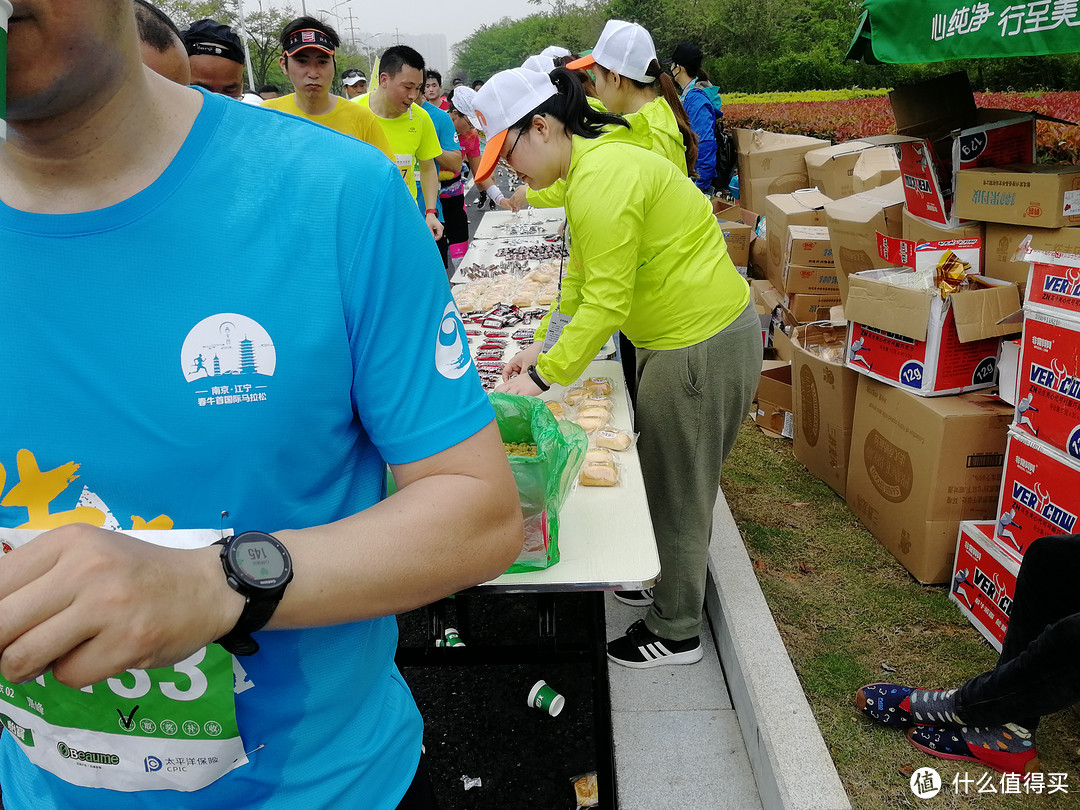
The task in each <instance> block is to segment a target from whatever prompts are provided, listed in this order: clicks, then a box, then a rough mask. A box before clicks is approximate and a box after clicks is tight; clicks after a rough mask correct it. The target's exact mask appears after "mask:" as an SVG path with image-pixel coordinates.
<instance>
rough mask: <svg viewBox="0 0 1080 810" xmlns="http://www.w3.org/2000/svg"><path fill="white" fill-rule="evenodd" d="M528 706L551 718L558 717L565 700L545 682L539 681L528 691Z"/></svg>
mask: <svg viewBox="0 0 1080 810" xmlns="http://www.w3.org/2000/svg"><path fill="white" fill-rule="evenodd" d="M529 705H530V706H532V707H533V708H534V709H540V710H541V711H545V712H547V713H548V714H550V715H551V716H552V717H558V716H559V712H561V711H562V710H563V706H565V705H566V698H564V697H563V696H562V695H560V694H559V693H558V692H556V691H555V690H554V689H552V688H551V687H550V686H548V685H547V681H544V680H539V681H537V682H536V683H534V684H533V688H532V689H530V690H529Z"/></svg>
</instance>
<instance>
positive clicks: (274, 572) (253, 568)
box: [229, 532, 291, 588]
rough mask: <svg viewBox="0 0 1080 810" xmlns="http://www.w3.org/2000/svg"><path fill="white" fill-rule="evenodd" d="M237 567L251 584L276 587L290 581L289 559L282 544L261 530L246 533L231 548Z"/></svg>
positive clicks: (237, 570)
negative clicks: (288, 578) (288, 579)
mask: <svg viewBox="0 0 1080 810" xmlns="http://www.w3.org/2000/svg"><path fill="white" fill-rule="evenodd" d="M229 556H230V557H231V559H232V563H233V566H232V567H233V570H234V571H235V573H237V574H239V575H240V576H241V577H242V578H243V579H244V580H245V581H246V582H247V583H248V584H249V585H255V586H258V587H260V588H273V587H276V586H278V585H281V584H283V583H284V582H285V581H287V577H288V575H289V574H290V573H291V571H290V570H289V569H290V565H289V560H288V559H287V558H286V556H285V553H284V552H283V551H282V547H281V544H280V543H278V542H277V541H276V540H275V539H274V538H273V537H271V536H270V535H268V534H263V533H261V532H245V534H243V535H241V536H240V537H239V538H237V540H236V542H235V543H233V545H232V547H231V548H230V550H229Z"/></svg>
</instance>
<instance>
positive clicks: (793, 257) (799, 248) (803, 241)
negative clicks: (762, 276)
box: [781, 225, 836, 269]
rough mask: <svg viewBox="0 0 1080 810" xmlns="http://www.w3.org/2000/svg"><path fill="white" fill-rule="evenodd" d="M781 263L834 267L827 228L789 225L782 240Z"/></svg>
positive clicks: (784, 264) (785, 264)
mask: <svg viewBox="0 0 1080 810" xmlns="http://www.w3.org/2000/svg"><path fill="white" fill-rule="evenodd" d="M781 264H782V265H783V266H785V267H786V266H787V265H789V264H797V265H799V266H800V267H827V268H829V269H832V268H833V267H835V266H836V262H835V261H833V249H832V241H831V240H830V239H829V229H828V228H823V227H821V226H820V225H792V226H790V227H789V228H788V230H787V239H786V240H785V242H784V258H783V260H782V262H781Z"/></svg>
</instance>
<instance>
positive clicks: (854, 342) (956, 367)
mask: <svg viewBox="0 0 1080 810" xmlns="http://www.w3.org/2000/svg"><path fill="white" fill-rule="evenodd" d="M898 272H901V271H891V270H867V271H865V272H862V273H857V274H856V275H854V276H851V277H849V278H848V296H847V301H846V302H845V304H844V312H845V314H846V315H847V317H848V320H849V321H850V322H851V324H850V326H849V328H848V342H847V347H848V348H847V358H846V362H847V365H848V367H849V368H853V369H855V370H856V371H858V372H859V373H860V374H865V375H867V376H870V377H873V378H875V379H877V380H881V381H883V382H886V383H888V384H890V385H896V386H899V387H902V388H904V389H905V390H908V391H911V392H912V393H914V394H918V395H920V396H929V397H935V396H941V395H943V394H956V393H960V392H963V391H975V390H978V389H981V388H990V387H991V386H992V385H993V384H994V371H995V368H996V367H997V356H998V348H999V344H1000V343H1001V337H1002V336H1003V335H1006V334H1010V333H1013V332H1015V331H1016V330H1017V327H1016V325H1015V324H1007V323H999V321H1001V320H1003V319H1004V318H1006V317H1008V316H1009V315H1011V314H1012V313H1014V312H1016V310H1017V309H1018V308H1019V306H1020V296H1019V293H1018V292H1017V289H1016V285H1015V284H1011V283H1009V282H1007V281H998V280H996V279H983V281H984V282H985V283H986V284H987V285H988V286H985V287H982V288H980V289H973V290H961V291H959V292H955V293H953V294H952V295H950V296H949V299H948V300H947V301H942V300H941V296H940V295H939V294H938V292H937V291H936V290H916V289H911V288H907V287H900V286H896V285H893V284H889V283H887V280H886V279H888V278H889V276H891V275H894V274H895V273H898Z"/></svg>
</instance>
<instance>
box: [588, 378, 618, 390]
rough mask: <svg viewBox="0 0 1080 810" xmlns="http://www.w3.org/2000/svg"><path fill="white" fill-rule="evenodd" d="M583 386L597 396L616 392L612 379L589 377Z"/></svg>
mask: <svg viewBox="0 0 1080 810" xmlns="http://www.w3.org/2000/svg"><path fill="white" fill-rule="evenodd" d="M582 385H583V386H584V387H585V388H588V389H589V390H590V391H592V392H593V393H596V394H610V393H611V392H612V391H613V390H615V384H614V383H613V382H612V381H611V378H610V377H589V379H587V380H585V382H583V383H582Z"/></svg>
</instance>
